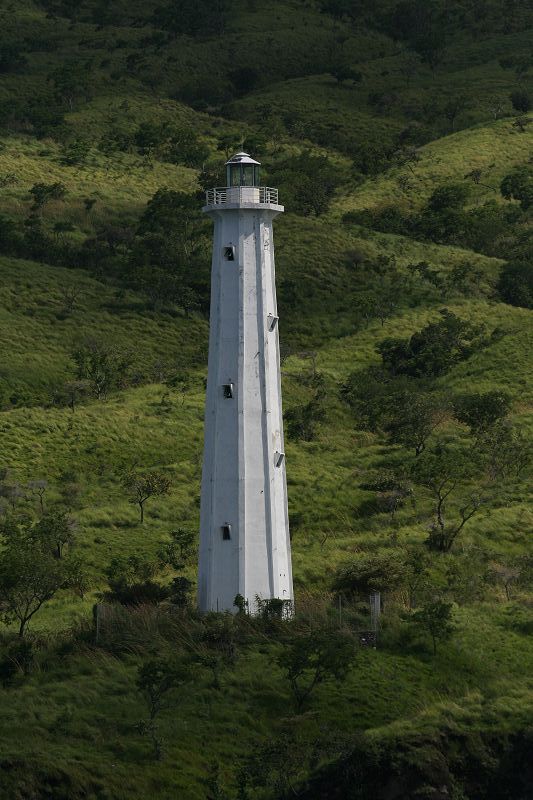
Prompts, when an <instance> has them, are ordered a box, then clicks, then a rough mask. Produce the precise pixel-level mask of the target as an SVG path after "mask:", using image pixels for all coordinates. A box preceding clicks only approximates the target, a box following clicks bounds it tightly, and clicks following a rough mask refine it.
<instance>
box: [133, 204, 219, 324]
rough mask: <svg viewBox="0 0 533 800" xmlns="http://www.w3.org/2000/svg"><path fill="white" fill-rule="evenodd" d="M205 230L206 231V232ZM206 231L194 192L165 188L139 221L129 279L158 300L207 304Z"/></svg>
mask: <svg viewBox="0 0 533 800" xmlns="http://www.w3.org/2000/svg"><path fill="white" fill-rule="evenodd" d="M204 234H205V235H204ZM206 234H207V229H206V225H205V221H204V220H203V219H202V215H201V213H200V211H199V207H198V201H197V199H196V198H195V197H194V196H193V195H187V194H184V193H183V192H175V191H171V190H167V189H160V190H159V191H158V192H156V194H155V195H154V196H153V197H152V199H151V200H150V201H149V203H148V205H147V206H146V209H145V211H144V213H143V215H142V217H141V219H140V221H139V225H138V227H137V231H136V234H135V238H134V241H133V243H132V246H131V251H130V255H129V259H128V275H129V279H130V280H131V279H133V285H134V286H135V287H136V288H138V289H140V290H141V291H143V292H145V293H146V294H148V295H149V296H150V297H151V298H153V300H154V303H157V302H161V301H162V300H164V301H166V302H169V301H170V302H178V303H180V304H181V305H183V307H184V308H185V309H186V310H187V309H190V308H191V307H194V305H195V303H196V304H199V305H200V306H202V307H205V308H207V302H208V294H209V293H208V267H207V265H208V259H207V235H206Z"/></svg>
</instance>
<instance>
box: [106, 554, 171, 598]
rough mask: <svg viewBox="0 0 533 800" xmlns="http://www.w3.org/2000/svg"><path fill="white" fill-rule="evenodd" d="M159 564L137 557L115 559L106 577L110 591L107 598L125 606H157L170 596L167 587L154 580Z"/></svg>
mask: <svg viewBox="0 0 533 800" xmlns="http://www.w3.org/2000/svg"><path fill="white" fill-rule="evenodd" d="M156 572H157V563H155V562H153V561H148V560H146V559H143V558H140V557H139V556H136V555H131V556H127V557H124V556H122V557H118V558H113V559H112V560H111V563H110V564H109V566H108V568H107V570H106V575H107V581H108V583H109V588H110V591H109V592H106V594H105V598H106V600H108V601H110V602H117V603H121V604H122V605H124V606H137V605H144V604H157V603H159V602H161V601H162V600H166V599H167V598H168V595H169V590H168V588H167V587H164V586H161V584H159V583H157V582H156V581H155V580H154V578H155V575H156Z"/></svg>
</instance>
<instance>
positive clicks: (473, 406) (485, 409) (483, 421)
mask: <svg viewBox="0 0 533 800" xmlns="http://www.w3.org/2000/svg"><path fill="white" fill-rule="evenodd" d="M453 406H454V414H455V418H456V419H457V420H459V422H462V423H463V424H464V425H468V427H469V428H470V432H471V433H472V434H480V433H482V432H483V431H485V430H487V428H490V427H491V426H492V425H494V424H495V423H496V422H498V421H499V420H502V419H504V418H505V417H506V416H507V414H508V413H509V410H510V408H511V398H510V397H509V395H508V394H507V393H506V392H502V391H499V390H498V389H495V390H493V391H491V392H485V393H483V394H481V393H477V394H469V395H460V396H459V397H457V398H456V399H455V400H454V403H453Z"/></svg>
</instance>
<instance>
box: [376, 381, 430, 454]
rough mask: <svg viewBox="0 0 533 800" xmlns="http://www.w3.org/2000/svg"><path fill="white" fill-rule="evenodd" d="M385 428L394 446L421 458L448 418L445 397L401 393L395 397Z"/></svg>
mask: <svg viewBox="0 0 533 800" xmlns="http://www.w3.org/2000/svg"><path fill="white" fill-rule="evenodd" d="M391 401H392V402H391V404H390V405H389V409H388V419H386V420H385V422H384V424H383V428H384V430H385V432H386V433H387V434H388V436H389V439H390V441H391V442H392V443H393V444H400V445H403V446H404V447H407V448H412V449H414V451H415V455H416V456H419V455H420V454H421V453H422V452H423V451H424V449H425V447H426V443H427V441H428V439H429V438H430V436H431V435H432V433H433V432H434V431H435V429H436V428H437V427H438V426H439V425H440V424H441V422H442V421H443V419H444V416H445V405H444V401H443V398H441V397H440V396H437V395H435V394H432V393H429V392H416V391H414V392H413V391H409V390H408V389H407V390H404V391H399V392H395V393H394V394H393V395H392V396H391Z"/></svg>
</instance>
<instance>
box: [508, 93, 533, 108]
mask: <svg viewBox="0 0 533 800" xmlns="http://www.w3.org/2000/svg"><path fill="white" fill-rule="evenodd" d="M510 100H511V103H512V104H513V108H514V109H515V111H520V112H522V113H523V114H527V113H528V111H531V107H532V105H533V104H532V102H531V96H530V94H529V92H527V91H526V90H525V89H516V90H515V91H514V92H511V94H510Z"/></svg>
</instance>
